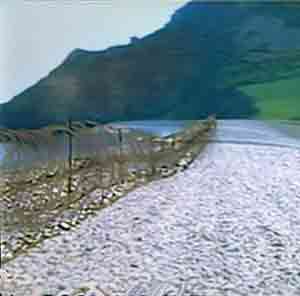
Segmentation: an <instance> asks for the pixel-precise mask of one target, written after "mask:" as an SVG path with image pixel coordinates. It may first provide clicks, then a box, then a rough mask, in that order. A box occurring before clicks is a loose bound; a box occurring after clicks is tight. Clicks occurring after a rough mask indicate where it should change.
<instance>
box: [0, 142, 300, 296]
mask: <svg viewBox="0 0 300 296" xmlns="http://www.w3.org/2000/svg"><path fill="white" fill-rule="evenodd" d="M5 269H6V270H8V271H9V272H10V273H13V274H14V276H15V280H14V281H13V282H11V283H9V284H6V287H3V288H2V290H1V291H3V292H5V291H6V292H7V295H9V293H8V291H11V292H13V293H14V295H22V296H23V295H32V293H33V291H32V289H33V288H35V289H37V288H38V287H41V288H42V289H43V291H44V292H48V293H53V294H54V293H57V292H58V291H63V290H64V289H70V288H71V289H73V288H76V287H78V286H82V283H85V282H96V283H98V284H99V285H100V286H101V288H103V289H104V290H105V291H106V292H108V293H111V295H126V291H128V289H129V288H130V287H132V286H134V285H135V284H137V282H139V281H147V282H148V281H150V280H151V279H162V280H166V279H168V280H170V281H172V282H174V283H175V284H176V283H180V282H183V281H186V283H187V291H186V294H185V295H198V296H202V295H203V296H206V295H214V296H216V295H222V296H223V295H230V296H231V295H247V296H248V295H270V296H271V295H272V296H277V295H295V296H296V295H300V150H296V149H289V148H272V147H263V146H258V147H255V146H243V145H233V144H210V145H209V146H208V147H207V149H206V151H205V152H204V153H202V154H201V156H200V157H199V158H198V159H197V160H196V161H195V162H194V163H193V164H192V165H191V167H190V169H188V170H187V171H185V172H183V173H179V174H177V175H175V176H173V177H171V178H169V179H164V180H161V181H157V182H153V183H151V184H149V185H148V186H146V187H144V188H139V189H138V190H136V191H134V192H131V193H130V194H129V195H128V196H126V197H125V198H123V199H121V200H120V201H118V202H117V203H115V204H114V205H113V206H112V207H110V208H107V209H105V210H103V211H102V212H101V213H99V215H98V216H96V217H90V218H89V219H87V220H86V221H85V222H84V223H83V224H82V225H81V226H80V228H79V229H77V230H76V231H74V232H67V233H66V234H65V235H63V236H60V237H57V238H53V239H51V240H48V241H45V242H44V243H43V244H42V246H41V247H40V248H39V249H36V250H33V251H32V252H31V253H30V254H28V255H23V256H21V257H19V258H17V259H16V260H15V261H13V262H10V263H9V264H7V265H6V266H5ZM3 292H2V293H3ZM4 295H5V296H6V294H4ZM170 295H171V294H170Z"/></svg>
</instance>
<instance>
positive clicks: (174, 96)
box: [0, 1, 300, 128]
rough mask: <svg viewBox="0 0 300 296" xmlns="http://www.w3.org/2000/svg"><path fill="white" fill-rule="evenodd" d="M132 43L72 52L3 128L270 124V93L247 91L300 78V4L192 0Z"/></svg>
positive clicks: (3, 118) (13, 106)
mask: <svg viewBox="0 0 300 296" xmlns="http://www.w3.org/2000/svg"><path fill="white" fill-rule="evenodd" d="M99 38H101V36H99ZM132 41H133V42H132V43H130V44H128V45H123V46H117V47H113V48H108V49H107V50H104V51H98V52H88V51H84V50H79V49H77V50H74V51H73V52H72V53H71V54H70V55H69V56H68V57H67V58H66V60H65V61H64V62H63V63H62V64H61V65H60V66H59V67H58V68H57V69H54V70H53V71H52V72H51V73H50V74H49V75H48V76H47V77H45V78H43V79H42V80H41V81H39V82H38V83H37V84H35V85H34V86H33V87H31V88H29V89H27V90H26V91H24V92H23V93H21V94H19V95H18V96H16V97H15V98H13V99H12V100H11V101H10V102H9V103H7V104H3V105H2V106H0V107H1V108H0V124H2V125H6V126H8V127H14V128H18V127H27V128H28V127H38V126H43V125H46V124H48V123H53V122H57V123H59V122H63V121H65V120H66V119H67V118H69V117H71V118H73V119H74V120H82V119H92V120H99V121H102V122H107V121H113V120H138V119H150V118H152V119H195V118H201V117H206V116H207V115H208V114H211V113H216V114H217V116H218V117H219V118H250V117H251V118H252V117H256V116H262V117H264V118H268V117H269V116H271V117H272V118H273V117H274V114H275V113H272V112H269V111H268V108H269V107H268V106H270V108H271V109H273V108H274V97H273V98H271V97H270V92H265V91H264V90H263V88H260V89H259V90H258V91H257V92H255V91H253V89H251V91H249V88H247V86H249V85H263V84H265V83H271V82H274V81H277V80H283V79H284V81H287V80H289V79H295V78H297V77H299V74H300V4H296V3H292V4H290V3H275V2H273V3H262V2H261V3H251V2H244V1H241V2H231V3H226V2H223V3H220V2H207V3H206V2H201V1H193V2H191V3H189V4H187V5H185V6H184V7H183V8H181V9H179V10H178V11H177V12H176V13H175V14H174V15H173V17H172V19H171V20H170V22H169V23H168V24H166V26H165V27H164V28H162V29H160V30H158V31H156V32H154V33H152V34H150V35H148V36H146V37H144V38H141V39H137V38H133V39H132ZM58 46H59V45H58ZM23 66H26V65H20V67H23ZM276 87H277V86H276ZM286 87H287V85H285V84H282V89H281V92H282V93H285V92H286V93H288V90H287V89H286ZM295 87H296V88H295V89H294V90H293V93H294V95H295V96H297V93H299V95H300V86H299V88H298V87H297V84H296V86H295ZM283 97H284V96H280V98H279V97H278V99H279V100H286V99H287V98H286V96H285V97H284V98H283ZM269 99H270V105H269V104H268V100H269ZM258 101H259V102H262V101H263V102H264V103H263V104H262V103H258ZM295 102H296V99H292V100H291V101H289V103H287V104H286V107H285V111H284V113H283V114H282V115H284V117H285V119H288V118H292V117H295V114H294V112H295V111H294V110H295V104H296V103H295ZM275 105H276V104H275ZM277 105H278V104H277ZM262 108H263V110H262ZM276 108H277V107H276Z"/></svg>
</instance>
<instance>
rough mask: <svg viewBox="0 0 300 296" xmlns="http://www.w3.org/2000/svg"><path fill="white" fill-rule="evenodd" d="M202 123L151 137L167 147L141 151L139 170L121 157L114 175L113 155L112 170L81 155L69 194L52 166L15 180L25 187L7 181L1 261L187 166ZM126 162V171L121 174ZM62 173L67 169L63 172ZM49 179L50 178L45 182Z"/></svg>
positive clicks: (200, 135) (194, 152)
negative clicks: (148, 151)
mask: <svg viewBox="0 0 300 296" xmlns="http://www.w3.org/2000/svg"><path fill="white" fill-rule="evenodd" d="M203 128H204V131H206V129H208V130H209V129H210V127H209V126H205V125H202V124H200V125H199V124H195V125H193V126H192V127H190V128H189V129H187V130H184V131H182V132H179V133H176V134H174V135H172V136H169V137H166V138H154V140H155V141H159V143H162V142H163V143H166V145H167V150H166V151H164V150H163V151H162V152H160V150H159V151H158V153H157V154H155V153H153V154H149V156H150V157H149V156H148V155H146V156H145V155H144V156H143V160H141V161H144V162H145V164H146V167H145V168H144V169H142V170H140V171H139V170H137V173H135V174H132V173H130V172H129V167H128V166H125V167H124V166H123V165H124V163H123V162H122V163H121V162H120V163H119V164H118V165H119V167H118V168H117V169H118V173H117V177H116V176H115V168H114V167H115V165H116V163H115V162H116V160H115V159H112V160H110V159H109V161H110V162H111V166H112V168H111V172H109V170H108V171H107V169H109V166H110V164H108V167H104V168H103V167H102V164H103V163H97V162H94V160H90V161H88V163H87V164H84V163H83V162H84V161H83V160H80V161H79V162H78V163H77V166H78V172H77V171H73V177H72V188H73V186H74V188H73V189H72V193H70V194H67V193H66V190H67V187H68V186H67V184H66V180H64V179H62V180H61V176H60V175H59V173H58V171H57V170H55V171H53V172H52V170H50V171H49V170H46V172H44V175H45V176H43V175H41V176H42V179H40V178H38V179H37V178H36V175H35V174H33V176H32V177H29V179H28V181H29V183H28V181H27V180H25V183H24V181H22V182H21V183H20V185H19V186H23V187H24V189H22V188H23V187H20V188H21V189H20V188H18V187H16V188H14V187H12V190H13V191H12V192H9V191H8V190H7V188H6V187H4V190H5V191H4V196H2V198H1V199H3V201H4V202H5V204H2V206H4V209H1V210H2V211H5V215H4V220H3V221H2V222H3V225H2V242H1V251H2V264H3V265H5V264H6V263H7V262H9V261H11V260H15V258H17V257H18V256H19V255H21V254H22V253H24V252H27V251H28V250H30V249H32V248H35V247H37V246H38V244H40V243H41V242H42V241H44V240H47V239H50V238H52V237H55V236H58V235H60V234H62V233H64V232H65V231H71V230H72V229H74V228H76V227H78V226H79V225H80V224H81V223H82V221H84V220H85V219H86V218H88V217H89V216H91V215H92V216H94V215H96V214H97V212H98V211H100V210H103V209H104V208H106V207H108V206H110V205H111V204H112V203H114V202H116V201H117V200H119V199H120V198H122V197H123V196H124V195H126V194H127V193H128V192H130V191H132V190H133V189H135V188H137V187H139V186H141V185H144V184H146V183H149V182H152V181H154V180H156V179H160V178H165V177H169V176H171V175H174V174H176V173H177V172H179V171H182V170H185V169H187V167H188V166H189V165H190V164H191V163H192V161H193V160H194V158H195V157H196V156H197V154H198V153H200V151H201V150H202V149H203V147H204V145H205V141H204V142H203V138H205V137H207V136H208V135H204V134H203ZM208 130H207V132H208ZM179 138H181V139H182V140H181V141H180V142H178V144H180V145H179V146H180V147H179V149H178V148H177V149H175V148H172V147H173V145H176V144H177V141H176V139H179ZM198 142H199V143H198ZM159 145H165V144H159ZM169 146H170V147H169ZM159 147H160V146H159ZM174 147H175V146H174ZM173 149H175V150H174V151H173ZM161 153H162V154H161ZM157 157H158V158H157ZM156 158H157V159H156ZM166 161H167V162H166ZM121 164H123V165H121ZM128 165H129V164H128ZM149 165H151V166H150V167H149ZM98 167H100V172H97V168H98ZM125 168H126V173H125V175H123V174H122V172H124V169H125ZM99 173H100V174H101V177H100V178H99V176H98V175H99ZM39 174H40V173H39ZM49 174H50V175H49ZM86 176H90V177H89V178H86V181H85V183H83V177H84V178H85V177H86ZM67 177H68V176H67V175H66V176H65V178H67ZM103 177H104V178H106V179H105V180H106V181H105V180H104V179H103ZM26 178H27V176H26ZM110 178H111V179H110ZM33 181H34V183H33ZM49 182H52V183H53V182H54V183H53V184H52V185H51V186H50V185H49V184H51V183H49ZM31 183H33V185H31ZM48 183H49V184H48ZM60 183H61V184H60ZM60 185H61V187H62V189H60V187H59V186H60ZM10 186H11V185H10ZM16 186H17V185H16ZM32 186H33V187H32ZM35 187H36V189H34V188H35ZM47 187H49V188H47ZM44 188H46V189H44ZM8 189H9V188H8ZM28 190H29V191H28ZM17 194H19V195H20V196H18V195H17ZM24 196H25V197H24ZM51 196H57V199H56V200H55V199H54V200H51V199H50V197H51ZM10 199H11V200H10ZM23 204H24V205H23ZM5 206H6V208H5Z"/></svg>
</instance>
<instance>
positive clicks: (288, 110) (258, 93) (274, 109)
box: [239, 78, 300, 120]
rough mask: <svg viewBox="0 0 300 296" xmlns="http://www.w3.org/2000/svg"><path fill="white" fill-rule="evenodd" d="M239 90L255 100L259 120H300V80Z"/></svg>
mask: <svg viewBox="0 0 300 296" xmlns="http://www.w3.org/2000/svg"><path fill="white" fill-rule="evenodd" d="M239 90H240V91H242V92H244V93H245V94H246V95H248V96H251V97H252V98H253V99H254V101H255V104H256V107H257V108H258V109H259V113H258V114H257V116H256V117H257V118H259V119H274V120H275V119H296V118H300V78H291V79H285V80H277V81H274V82H268V83H262V84H254V85H249V86H243V87H240V88H239Z"/></svg>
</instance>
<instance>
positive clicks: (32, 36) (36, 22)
mask: <svg viewBox="0 0 300 296" xmlns="http://www.w3.org/2000/svg"><path fill="white" fill-rule="evenodd" d="M3 2H4V3H0V36H1V39H2V40H0V102H4V101H8V100H9V99H11V98H12V97H13V96H15V95H17V94H18V93H20V92H22V91H23V90H25V89H26V88H28V87H29V86H31V85H32V84H34V83H36V82H37V81H38V80H39V79H41V78H42V77H44V76H46V75H47V74H48V73H49V71H51V70H52V69H53V68H55V67H56V66H58V65H59V64H60V63H61V62H62V61H63V60H64V59H65V57H66V56H67V55H68V54H69V53H70V52H71V51H72V50H73V49H75V48H82V49H87V50H101V49H105V48H107V47H109V46H113V45H120V44H128V42H129V39H130V37H131V36H137V37H143V36H145V35H147V34H149V33H151V32H153V31H155V30H157V29H159V28H161V27H162V26H163V25H164V24H166V23H167V22H168V21H169V19H170V17H171V15H172V14H173V13H174V12H175V10H177V9H178V8H180V7H181V6H183V5H184V4H185V3H187V2H188V1H184V0H93V1H91V0H32V1H30V0H9V1H3Z"/></svg>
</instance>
